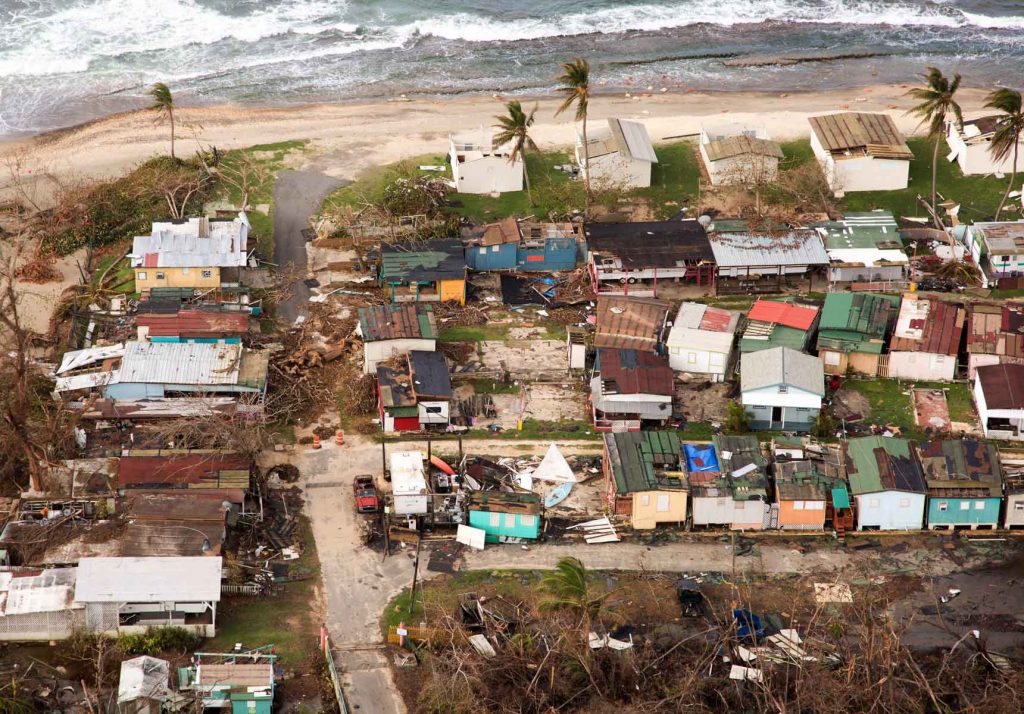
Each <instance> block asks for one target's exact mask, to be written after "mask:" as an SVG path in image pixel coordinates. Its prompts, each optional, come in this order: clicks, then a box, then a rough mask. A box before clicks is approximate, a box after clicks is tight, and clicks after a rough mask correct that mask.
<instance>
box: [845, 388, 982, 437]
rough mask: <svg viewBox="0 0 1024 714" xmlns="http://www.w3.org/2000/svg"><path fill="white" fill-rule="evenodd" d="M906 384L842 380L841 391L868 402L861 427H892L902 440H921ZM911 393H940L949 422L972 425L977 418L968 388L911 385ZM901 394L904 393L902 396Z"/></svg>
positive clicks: (921, 435) (920, 431)
mask: <svg viewBox="0 0 1024 714" xmlns="http://www.w3.org/2000/svg"><path fill="white" fill-rule="evenodd" d="M910 385H911V383H910V382H907V381H897V380H894V379H846V380H843V384H842V387H843V389H852V390H854V391H856V392H860V393H861V394H863V395H864V396H866V397H867V398H868V403H869V404H870V408H871V412H870V414H867V415H865V417H864V423H868V424H878V425H890V424H892V425H895V426H898V427H900V429H901V431H902V432H903V435H904V436H909V437H915V438H922V437H924V431H923V430H922V429H921V427H919V426H918V425H917V424H916V423H915V422H914V407H913V400H912V399H911V396H910V394H909V392H910ZM913 386H914V389H941V390H944V391H945V393H946V403H947V404H948V406H949V418H950V420H952V421H959V422H973V421H976V419H977V417H976V416H975V412H974V403H973V402H972V400H971V387H970V385H969V384H965V383H947V382H914V383H913ZM903 392H907V394H904V393H903Z"/></svg>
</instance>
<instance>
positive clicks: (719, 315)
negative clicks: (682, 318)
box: [700, 307, 733, 332]
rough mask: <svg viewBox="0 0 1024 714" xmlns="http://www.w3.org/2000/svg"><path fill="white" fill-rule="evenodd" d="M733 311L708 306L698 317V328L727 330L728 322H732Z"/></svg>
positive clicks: (715, 330)
mask: <svg viewBox="0 0 1024 714" xmlns="http://www.w3.org/2000/svg"><path fill="white" fill-rule="evenodd" d="M732 316H733V313H731V312H729V311H728V310H720V309H719V308H717V307H708V308H705V310H704V315H703V316H701V318H700V329H701V330H704V331H706V332H728V330H729V324H730V323H731V322H732Z"/></svg>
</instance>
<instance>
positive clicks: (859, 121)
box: [809, 112, 914, 160]
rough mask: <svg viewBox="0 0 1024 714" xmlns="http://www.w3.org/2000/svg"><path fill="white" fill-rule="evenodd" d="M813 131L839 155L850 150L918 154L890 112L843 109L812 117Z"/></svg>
mask: <svg viewBox="0 0 1024 714" xmlns="http://www.w3.org/2000/svg"><path fill="white" fill-rule="evenodd" d="M809 121H810V122H811V131H813V132H814V134H815V136H817V137H818V141H820V142H821V145H822V146H823V147H824V148H825V150H826V151H829V152H831V154H832V155H833V156H835V157H836V158H840V157H842V156H844V155H846V153H847V152H856V153H858V154H866V155H868V156H874V157H875V158H884V159H906V160H910V159H913V158H914V154H913V152H912V151H911V150H910V147H909V146H907V142H906V140H904V138H903V135H902V134H901V133H900V131H899V129H897V128H896V122H895V121H893V119H892V117H890V116H889V115H888V114H869V113H865V112H842V113H839V114H829V115H827V116H820V117H811V118H810V120H809Z"/></svg>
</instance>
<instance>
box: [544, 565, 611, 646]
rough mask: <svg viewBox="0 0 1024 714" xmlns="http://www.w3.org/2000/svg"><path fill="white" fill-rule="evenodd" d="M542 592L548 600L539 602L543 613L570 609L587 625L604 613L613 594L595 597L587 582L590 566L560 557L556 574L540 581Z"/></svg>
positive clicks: (553, 573) (550, 574)
mask: <svg viewBox="0 0 1024 714" xmlns="http://www.w3.org/2000/svg"><path fill="white" fill-rule="evenodd" d="M539 589H540V591H541V592H542V593H544V595H545V597H544V599H542V600H541V601H540V605H539V606H540V608H541V609H544V610H569V611H571V612H574V613H576V614H577V615H579V617H580V625H583V624H586V625H587V630H588V631H589V629H590V625H589V623H590V621H591V620H593V619H594V618H595V617H597V615H598V614H599V613H600V612H601V608H602V607H604V601H605V600H607V599H608V596H609V595H610V594H611V593H604V594H601V595H594V594H593V593H591V592H590V585H589V584H588V583H587V567H586V566H585V565H583V562H582V561H580V559H579V558H572V557H566V558H560V559H559V561H558V564H557V565H556V566H555V569H554V571H553V572H551V573H548V574H547V575H545V576H544V577H543V578H541V580H540V585H539Z"/></svg>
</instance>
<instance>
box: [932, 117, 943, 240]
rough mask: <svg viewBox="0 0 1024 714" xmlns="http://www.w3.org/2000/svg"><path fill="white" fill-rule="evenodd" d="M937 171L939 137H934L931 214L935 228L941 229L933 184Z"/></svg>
mask: <svg viewBox="0 0 1024 714" xmlns="http://www.w3.org/2000/svg"><path fill="white" fill-rule="evenodd" d="M938 171H939V137H938V136H936V137H935V150H934V151H933V152H932V214H933V215H934V216H935V227H936V228H938V229H939V230H941V229H942V222H941V221H940V220H939V218H938V215H939V209H938V207H937V201H936V193H937V192H936V190H935V184H936V181H937V180H938Z"/></svg>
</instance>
